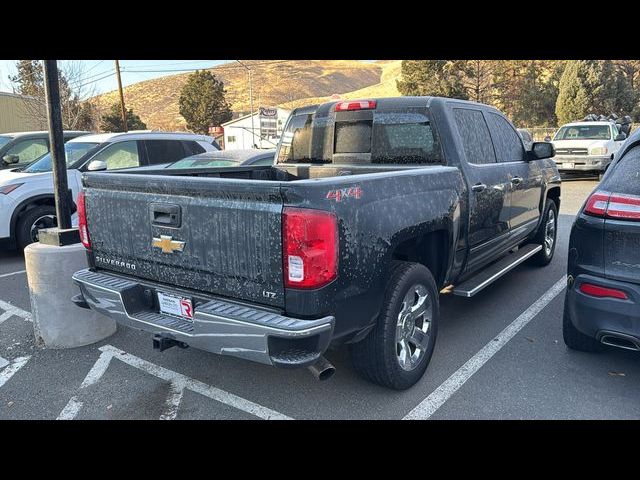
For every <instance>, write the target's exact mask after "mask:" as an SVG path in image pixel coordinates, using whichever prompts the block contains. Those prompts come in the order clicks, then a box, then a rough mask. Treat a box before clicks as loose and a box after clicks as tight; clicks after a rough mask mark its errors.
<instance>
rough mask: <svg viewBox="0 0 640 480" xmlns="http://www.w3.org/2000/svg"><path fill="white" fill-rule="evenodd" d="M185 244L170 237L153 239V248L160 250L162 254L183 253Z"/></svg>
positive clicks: (161, 236) (164, 236)
mask: <svg viewBox="0 0 640 480" xmlns="http://www.w3.org/2000/svg"><path fill="white" fill-rule="evenodd" d="M184 245H185V242H180V241H177V240H173V237H171V236H169V235H160V238H155V237H153V241H152V242H151V246H152V247H154V248H159V249H160V250H162V253H173V252H182V251H183V250H184Z"/></svg>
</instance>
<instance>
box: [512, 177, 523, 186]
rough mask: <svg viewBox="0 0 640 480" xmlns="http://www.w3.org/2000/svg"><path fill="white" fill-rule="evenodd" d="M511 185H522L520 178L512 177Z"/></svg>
mask: <svg viewBox="0 0 640 480" xmlns="http://www.w3.org/2000/svg"><path fill="white" fill-rule="evenodd" d="M511 183H512V184H513V185H520V184H521V183H522V177H513V178H512V179H511Z"/></svg>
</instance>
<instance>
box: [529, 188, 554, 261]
mask: <svg viewBox="0 0 640 480" xmlns="http://www.w3.org/2000/svg"><path fill="white" fill-rule="evenodd" d="M557 236H558V207H556V202H554V201H553V200H551V199H550V198H548V199H547V202H546V206H545V209H544V214H543V216H542V223H541V224H540V227H538V232H537V233H536V236H535V238H534V239H533V243H537V244H540V245H542V250H540V251H539V252H538V253H536V254H535V255H534V256H533V257H531V259H530V262H529V263H531V264H533V265H538V266H540V267H544V266H546V265H549V263H551V260H553V254H554V252H555V250H556V240H557Z"/></svg>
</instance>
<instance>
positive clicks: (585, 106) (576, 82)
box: [556, 60, 635, 124]
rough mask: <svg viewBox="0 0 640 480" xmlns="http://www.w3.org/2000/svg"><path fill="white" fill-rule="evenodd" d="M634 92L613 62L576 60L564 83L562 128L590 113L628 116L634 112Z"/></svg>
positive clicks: (570, 64) (569, 66)
mask: <svg viewBox="0 0 640 480" xmlns="http://www.w3.org/2000/svg"><path fill="white" fill-rule="evenodd" d="M634 97H635V94H634V91H633V89H632V86H631V84H630V82H629V81H628V79H626V78H625V76H624V74H623V72H621V71H620V70H619V69H616V68H615V65H614V63H613V62H612V61H610V60H572V61H569V62H568V63H567V66H566V68H565V70H564V72H563V74H562V77H561V79H560V86H559V93H558V100H557V103H556V115H557V117H558V122H559V123H560V124H562V123H567V122H571V121H576V120H580V119H581V118H583V117H584V116H585V115H587V114H589V113H595V114H599V115H609V114H611V113H615V114H617V115H626V114H628V113H630V112H631V110H633V108H634Z"/></svg>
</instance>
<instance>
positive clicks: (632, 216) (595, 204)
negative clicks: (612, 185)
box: [584, 191, 640, 220]
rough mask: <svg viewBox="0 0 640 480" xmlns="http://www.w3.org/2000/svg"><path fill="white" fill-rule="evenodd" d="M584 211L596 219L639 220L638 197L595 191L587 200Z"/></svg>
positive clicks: (639, 207) (639, 200)
mask: <svg viewBox="0 0 640 480" xmlns="http://www.w3.org/2000/svg"><path fill="white" fill-rule="evenodd" d="M584 211H585V213H587V214H589V215H593V216H596V217H603V218H605V217H606V218H616V219H621V220H640V197H638V196H636V195H623V194H619V193H609V192H603V191H597V192H595V193H593V194H592V195H591V196H590V197H589V200H587V204H586V205H585V207H584Z"/></svg>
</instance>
